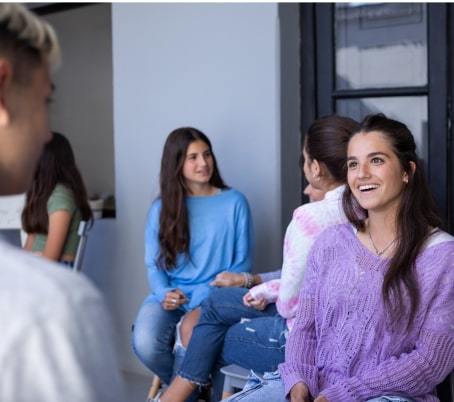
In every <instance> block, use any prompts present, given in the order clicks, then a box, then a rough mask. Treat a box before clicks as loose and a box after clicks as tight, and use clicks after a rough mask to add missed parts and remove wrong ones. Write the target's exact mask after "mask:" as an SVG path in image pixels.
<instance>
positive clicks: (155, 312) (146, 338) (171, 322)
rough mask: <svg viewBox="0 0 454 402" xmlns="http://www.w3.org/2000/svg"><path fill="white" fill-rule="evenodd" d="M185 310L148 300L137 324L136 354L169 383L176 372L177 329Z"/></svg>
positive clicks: (134, 336) (134, 345)
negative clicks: (166, 306)
mask: <svg viewBox="0 0 454 402" xmlns="http://www.w3.org/2000/svg"><path fill="white" fill-rule="evenodd" d="M184 313H185V312H184V311H183V310H181V309H177V310H171V311H168V310H164V309H163V308H162V307H161V304H160V303H159V302H157V301H155V300H149V299H146V300H145V301H144V303H143V304H142V306H141V307H140V310H139V313H138V315H137V318H136V321H135V323H134V330H133V334H132V348H133V350H134V353H135V354H136V355H137V357H138V358H139V359H140V361H141V362H142V363H143V364H144V365H145V366H147V367H148V368H149V369H150V370H151V371H152V372H153V373H155V374H156V375H157V376H159V378H160V379H161V381H163V382H164V383H166V384H169V383H170V381H171V379H172V374H173V372H174V354H173V348H174V343H175V328H176V325H177V323H178V321H180V318H181V317H182V316H183V315H184Z"/></svg>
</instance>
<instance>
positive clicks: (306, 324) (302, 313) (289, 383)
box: [279, 292, 319, 396]
mask: <svg viewBox="0 0 454 402" xmlns="http://www.w3.org/2000/svg"><path fill="white" fill-rule="evenodd" d="M316 349H317V339H316V331H315V299H314V297H313V296H311V295H310V294H307V293H306V294H304V293H303V292H302V293H301V297H300V302H299V305H298V314H297V317H296V322H295V325H294V327H293V328H292V329H291V331H290V334H289V337H288V340H287V343H286V347H285V363H283V364H281V365H280V366H279V371H280V373H281V375H282V379H283V381H284V386H285V392H286V394H288V393H289V392H290V390H291V388H292V387H293V385H295V384H296V383H297V382H303V383H305V384H306V385H307V387H308V389H309V392H310V393H311V395H312V396H316V395H318V391H319V388H318V370H317V368H316V366H315V357H316V356H315V354H316V353H315V352H316Z"/></svg>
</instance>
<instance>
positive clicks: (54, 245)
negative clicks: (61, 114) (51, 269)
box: [22, 132, 92, 265]
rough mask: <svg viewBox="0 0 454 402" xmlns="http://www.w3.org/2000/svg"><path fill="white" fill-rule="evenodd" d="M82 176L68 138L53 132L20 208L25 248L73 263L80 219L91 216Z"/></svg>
mask: <svg viewBox="0 0 454 402" xmlns="http://www.w3.org/2000/svg"><path fill="white" fill-rule="evenodd" d="M91 219H92V212H91V209H90V206H89V205H88V201H87V191H86V189H85V185H84V182H83V180H82V176H81V175H80V172H79V169H78V168H77V166H76V161H75V158H74V153H73V151H72V148H71V145H70V143H69V141H68V139H67V138H66V137H65V136H64V135H62V134H60V133H55V132H54V133H53V136H52V139H51V141H49V142H48V143H47V144H46V145H45V147H44V151H43V154H42V155H41V158H40V160H39V163H38V166H37V169H36V171H35V176H34V178H33V183H32V185H31V187H30V189H29V190H28V192H27V195H26V201H25V208H24V210H23V211H22V227H23V229H24V230H25V232H26V233H27V234H28V236H27V240H26V242H25V246H24V248H25V249H26V250H29V251H32V252H33V253H36V254H39V255H42V256H44V257H46V258H49V259H51V260H54V261H60V262H63V263H64V264H67V265H72V263H73V262H74V258H75V255H76V250H77V245H78V243H79V235H78V233H77V231H78V227H79V223H80V221H81V220H85V221H88V220H91Z"/></svg>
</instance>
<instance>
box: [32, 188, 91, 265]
mask: <svg viewBox="0 0 454 402" xmlns="http://www.w3.org/2000/svg"><path fill="white" fill-rule="evenodd" d="M62 210H63V211H68V212H69V213H70V214H71V222H70V224H69V230H68V235H67V236H66V241H65V245H64V247H63V252H62V255H72V256H75V255H76V250H77V245H78V244H79V235H78V234H77V230H78V229H79V223H80V221H81V220H82V216H81V213H80V211H79V209H78V208H77V206H76V201H75V199H74V194H73V192H72V191H71V190H70V189H69V188H68V187H66V186H64V185H62V184H57V185H56V186H55V189H54V191H53V192H52V194H51V195H50V197H49V199H48V200H47V214H48V215H50V214H51V213H52V212H55V211H62ZM46 241H47V235H46V234H42V233H37V234H36V237H35V241H34V242H33V246H32V251H33V252H35V251H38V252H42V251H43V250H44V246H45V245H46Z"/></svg>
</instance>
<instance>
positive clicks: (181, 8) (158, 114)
mask: <svg viewBox="0 0 454 402" xmlns="http://www.w3.org/2000/svg"><path fill="white" fill-rule="evenodd" d="M112 35H113V71H114V78H113V82H114V91H113V93H114V142H115V170H116V171H115V189H116V197H117V219H116V220H111V221H100V222H97V224H96V225H97V226H95V229H94V233H93V235H92V239H91V240H90V242H91V243H90V246H89V250H88V255H87V264H88V265H89V267H88V269H89V270H91V272H92V273H91V275H92V277H93V278H94V279H95V281H96V282H97V283H98V284H99V285H100V287H101V288H102V289H103V290H104V291H105V292H106V295H107V298H108V302H109V305H110V307H111V308H112V309H113V312H114V317H115V320H116V326H117V334H118V336H119V342H120V346H121V353H122V358H123V363H124V367H125V368H126V369H129V370H132V371H142V370H143V369H142V368H141V367H140V365H139V364H138V362H137V360H136V359H135V358H134V357H133V356H132V353H131V351H130V346H129V337H130V324H131V322H132V320H133V319H134V317H135V314H136V312H137V309H138V308H139V305H140V303H141V302H142V300H143V299H144V298H145V296H146V295H147V293H148V291H149V289H148V284H147V280H146V272H145V268H144V264H143V253H144V246H143V230H144V224H145V216H146V213H147V210H148V207H149V205H150V203H151V201H152V199H153V198H154V197H155V196H156V195H157V191H158V173H159V162H160V156H161V151H162V146H163V143H164V140H165V138H166V136H167V134H168V133H169V132H170V131H171V130H172V129H174V128H175V127H177V126H181V125H193V126H196V127H198V128H200V129H201V130H203V131H204V132H206V133H207V134H208V136H209V137H210V139H211V140H212V142H213V146H214V150H215V152H216V156H217V158H218V162H219V166H220V168H221V172H222V174H223V176H224V178H225V180H226V181H227V183H228V184H229V185H231V186H233V187H235V188H237V189H239V190H240V191H242V192H244V193H245V194H246V196H247V198H248V199H249V202H250V204H251V207H252V211H253V217H254V222H255V231H256V238H257V255H256V263H255V270H256V271H264V270H268V269H273V268H275V267H278V266H279V264H280V259H281V248H282V239H281V219H280V216H281V177H280V164H281V160H280V155H281V149H280V124H281V122H280V113H279V109H280V102H279V100H280V75H279V74H280V71H279V40H278V38H279V26H278V7H277V5H276V4H140V5H138V4H113V5H112Z"/></svg>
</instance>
